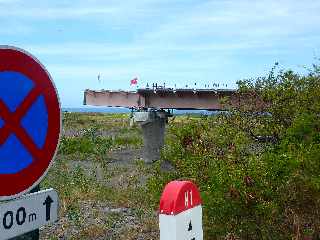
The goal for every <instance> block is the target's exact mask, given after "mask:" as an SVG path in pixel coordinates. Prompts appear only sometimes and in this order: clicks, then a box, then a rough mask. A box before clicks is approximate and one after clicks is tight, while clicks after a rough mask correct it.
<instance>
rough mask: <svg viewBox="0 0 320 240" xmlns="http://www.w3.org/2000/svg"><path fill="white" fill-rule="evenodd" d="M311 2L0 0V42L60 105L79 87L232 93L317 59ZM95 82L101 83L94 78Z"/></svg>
mask: <svg viewBox="0 0 320 240" xmlns="http://www.w3.org/2000/svg"><path fill="white" fill-rule="evenodd" d="M319 12H320V1H319V0H304V1H301V0H259V1H254V0H212V1H209V0H207V1H206V0H176V1H175V0H135V1H133V0H122V1H119V0H91V1H89V0H87V1H84V0H77V1H75V0H73V1H66V0H60V1H58V0H57V1H52V0H41V1H39V0H28V1H26V0H0V22H1V28H0V44H4V45H12V46H16V47H19V48H23V49H25V50H27V51H28V52H30V53H31V54H33V55H34V56H36V57H37V58H38V59H39V60H40V61H41V62H42V63H43V64H44V66H45V67H46V68H47V70H48V71H49V73H50V74H51V76H52V78H53V81H54V83H55V85H56V87H57V89H58V93H59V96H60V101H61V105H62V107H81V106H82V102H83V91H84V90H85V89H112V90H118V89H124V90H134V89H135V88H136V86H130V80H131V79H133V78H135V77H138V85H139V87H145V86H146V84H147V83H148V84H149V85H151V84H152V83H158V84H160V85H162V84H163V83H165V84H166V86H174V85H176V87H177V88H178V87H184V86H185V85H188V86H194V83H197V86H198V87H199V88H201V87H205V85H207V84H208V85H209V84H210V85H212V84H213V83H216V84H219V85H220V86H222V85H225V84H227V87H228V88H236V82H237V81H238V80H241V79H245V78H255V77H258V76H265V75H266V74H267V73H268V72H269V71H270V69H271V68H272V66H273V65H274V63H275V62H279V65H280V66H281V68H285V69H292V70H295V71H298V72H303V71H304V66H310V65H311V64H312V63H316V58H319V57H320V14H319ZM98 75H99V76H100V80H98Z"/></svg>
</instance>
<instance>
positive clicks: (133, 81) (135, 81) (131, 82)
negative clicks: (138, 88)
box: [130, 77, 138, 85]
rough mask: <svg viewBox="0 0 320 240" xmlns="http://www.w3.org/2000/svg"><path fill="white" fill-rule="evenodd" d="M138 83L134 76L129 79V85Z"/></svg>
mask: <svg viewBox="0 0 320 240" xmlns="http://www.w3.org/2000/svg"><path fill="white" fill-rule="evenodd" d="M137 84H138V78H137V77H135V78H134V79H131V81H130V85H137Z"/></svg>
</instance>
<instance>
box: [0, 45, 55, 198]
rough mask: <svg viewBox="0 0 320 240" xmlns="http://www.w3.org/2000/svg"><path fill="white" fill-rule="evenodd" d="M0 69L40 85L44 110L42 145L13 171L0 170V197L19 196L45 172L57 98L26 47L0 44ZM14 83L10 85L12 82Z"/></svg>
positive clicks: (52, 147)
mask: <svg viewBox="0 0 320 240" xmlns="http://www.w3.org/2000/svg"><path fill="white" fill-rule="evenodd" d="M0 71H16V72H20V73H21V74H24V75H25V76H27V77H28V78H30V79H31V80H32V81H33V82H34V84H35V86H36V87H40V91H41V95H42V96H44V99H45V103H46V105H47V112H48V132H47V137H46V140H45V143H44V145H43V148H42V149H41V150H39V151H38V153H37V156H36V157H35V156H33V157H34V160H33V162H32V163H31V164H30V165H29V166H28V167H27V168H26V169H24V170H22V171H20V172H18V173H16V174H0V183H1V186H0V200H7V199H12V198H16V197H19V196H20V195H22V194H24V193H26V192H29V191H30V190H31V189H32V188H34V187H35V186H36V185H38V184H39V183H40V181H41V180H42V178H43V177H44V176H45V175H46V173H47V171H48V169H49V167H50V166H51V164H52V162H53V159H54V157H55V155H56V152H57V148H58V143H59V139H60V131H61V111H60V101H59V97H58V94H57V90H56V87H55V85H54V83H53V81H52V79H51V76H50V74H49V73H48V71H47V70H46V69H45V67H44V66H43V65H42V64H41V63H40V62H39V61H38V60H37V59H36V58H35V57H34V56H32V55H31V54H29V53H27V52H26V51H24V50H22V49H19V48H16V47H12V46H3V45H0ZM13 87H14V86H13Z"/></svg>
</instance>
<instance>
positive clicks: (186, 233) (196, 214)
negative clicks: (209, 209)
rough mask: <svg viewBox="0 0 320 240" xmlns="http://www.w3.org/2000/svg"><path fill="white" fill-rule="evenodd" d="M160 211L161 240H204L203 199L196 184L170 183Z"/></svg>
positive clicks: (165, 190)
mask: <svg viewBox="0 0 320 240" xmlns="http://www.w3.org/2000/svg"><path fill="white" fill-rule="evenodd" d="M159 211H160V213H159V226H160V240H203V230H202V207H201V198H200V193H199V191H198V188H197V186H196V185H195V184H194V183H192V182H190V181H172V182H170V183H168V184H167V185H166V187H165V189H164V191H163V193H162V196H161V200H160V209H159Z"/></svg>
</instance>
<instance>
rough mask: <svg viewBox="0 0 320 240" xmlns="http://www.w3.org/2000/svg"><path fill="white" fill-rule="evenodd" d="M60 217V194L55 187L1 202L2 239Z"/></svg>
mask: <svg viewBox="0 0 320 240" xmlns="http://www.w3.org/2000/svg"><path fill="white" fill-rule="evenodd" d="M57 219H58V194H57V192H56V191H55V190H53V189H47V190H43V191H39V192H36V193H30V194H27V195H24V196H22V197H20V198H17V199H13V200H10V201H6V202H0V240H5V239H9V238H12V237H17V236H19V235H22V234H24V233H27V232H30V231H32V230H35V229H38V228H39V227H41V226H44V225H46V224H49V223H53V222H55V221H57Z"/></svg>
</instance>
